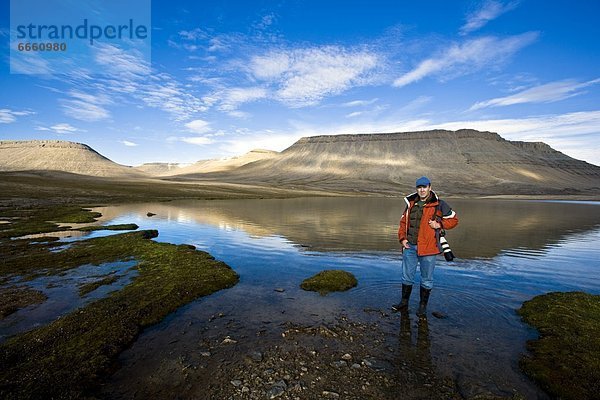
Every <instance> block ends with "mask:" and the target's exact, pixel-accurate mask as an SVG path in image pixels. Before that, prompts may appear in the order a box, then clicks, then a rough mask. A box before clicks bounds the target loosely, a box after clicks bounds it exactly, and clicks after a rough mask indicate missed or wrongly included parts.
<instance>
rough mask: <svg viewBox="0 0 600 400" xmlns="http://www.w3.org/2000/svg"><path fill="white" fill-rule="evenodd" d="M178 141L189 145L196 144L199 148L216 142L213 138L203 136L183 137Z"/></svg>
mask: <svg viewBox="0 0 600 400" xmlns="http://www.w3.org/2000/svg"><path fill="white" fill-rule="evenodd" d="M178 140H180V141H182V142H185V143H189V144H195V145H197V146H204V145H207V144H211V143H213V142H214V141H213V140H212V139H211V138H207V137H203V136H192V137H181V138H178Z"/></svg>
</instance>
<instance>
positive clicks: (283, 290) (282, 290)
mask: <svg viewBox="0 0 600 400" xmlns="http://www.w3.org/2000/svg"><path fill="white" fill-rule="evenodd" d="M275 291H276V292H278V293H283V292H285V289H283V288H276V289H275Z"/></svg>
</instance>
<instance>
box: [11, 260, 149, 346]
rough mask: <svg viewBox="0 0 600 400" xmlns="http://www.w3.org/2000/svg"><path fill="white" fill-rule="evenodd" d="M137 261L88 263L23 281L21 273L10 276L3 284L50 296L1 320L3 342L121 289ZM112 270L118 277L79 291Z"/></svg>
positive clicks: (128, 280) (132, 273) (130, 275)
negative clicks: (105, 283)
mask: <svg viewBox="0 0 600 400" xmlns="http://www.w3.org/2000/svg"><path fill="white" fill-rule="evenodd" d="M136 265H137V261H135V260H130V261H117V262H110V263H104V264H100V265H91V264H85V265H81V266H79V267H77V268H73V269H70V270H67V271H64V272H62V273H60V274H58V275H42V276H39V277H37V278H35V279H32V280H27V281H21V277H15V278H13V279H11V280H9V281H8V282H6V283H5V284H3V286H14V285H16V286H27V287H30V288H32V289H35V290H38V291H40V292H42V293H44V294H45V295H46V296H47V299H46V301H44V302H43V303H41V304H34V305H31V306H28V307H25V308H22V309H20V310H18V311H17V312H15V313H13V314H10V315H9V316H7V317H6V318H4V319H2V320H0V342H2V341H4V340H5V339H6V338H8V337H9V336H12V335H15V334H17V333H21V332H25V331H28V330H31V329H34V328H36V327H39V326H43V325H46V324H48V323H50V322H52V321H53V320H55V319H56V318H59V317H61V316H63V315H66V314H68V313H70V312H72V311H73V310H75V309H77V308H80V307H84V306H85V305H86V304H88V303H90V302H92V301H94V300H97V299H100V298H102V297H105V296H107V295H109V294H110V293H111V292H113V291H116V290H120V289H122V288H123V287H125V286H126V285H128V284H129V283H130V282H131V280H132V279H133V278H134V277H135V276H137V275H138V271H137V270H136V269H135V268H134V267H135V266H136ZM109 274H115V275H116V276H117V278H118V279H117V280H116V281H115V282H113V283H112V284H109V285H102V286H100V287H98V288H97V289H95V290H93V291H91V292H89V293H87V294H85V295H83V296H80V295H79V286H80V285H82V284H85V283H89V282H93V281H96V280H98V279H100V278H102V277H104V276H107V275H109Z"/></svg>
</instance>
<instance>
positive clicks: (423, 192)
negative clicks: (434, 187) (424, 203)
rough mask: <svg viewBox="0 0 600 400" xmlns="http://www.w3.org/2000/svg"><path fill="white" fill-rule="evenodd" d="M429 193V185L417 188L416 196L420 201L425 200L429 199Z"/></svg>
mask: <svg viewBox="0 0 600 400" xmlns="http://www.w3.org/2000/svg"><path fill="white" fill-rule="evenodd" d="M429 192H431V185H427V186H417V194H418V195H419V198H420V199H421V200H425V199H426V198H427V197H429Z"/></svg>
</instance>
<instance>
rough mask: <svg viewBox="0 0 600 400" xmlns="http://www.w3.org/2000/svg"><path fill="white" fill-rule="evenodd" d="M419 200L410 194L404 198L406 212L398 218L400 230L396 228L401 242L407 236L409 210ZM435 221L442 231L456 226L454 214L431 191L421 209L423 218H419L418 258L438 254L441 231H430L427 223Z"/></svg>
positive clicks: (456, 219) (416, 196) (440, 249)
mask: <svg viewBox="0 0 600 400" xmlns="http://www.w3.org/2000/svg"><path fill="white" fill-rule="evenodd" d="M418 199H419V195H417V193H413V194H410V195H408V196H406V197H405V198H404V201H405V202H406V210H405V211H404V214H402V217H401V218H400V228H398V240H399V241H400V242H402V241H403V240H404V239H406V236H407V234H408V224H409V216H410V210H411V208H412V207H413V206H414V205H415V202H416V201H417V200H418ZM431 220H435V221H438V222H439V223H440V224H442V229H452V228H454V227H455V226H456V225H458V218H457V217H456V213H455V212H454V211H452V208H450V206H449V205H448V203H446V202H445V201H444V200H440V199H438V197H437V195H436V194H435V192H433V191H431V194H430V196H429V199H428V200H427V202H426V203H425V207H424V208H423V216H422V217H421V225H420V226H419V235H418V236H417V254H418V255H419V256H430V255H434V254H440V253H441V252H442V248H441V246H440V231H441V229H432V228H431V227H430V226H429V221H431Z"/></svg>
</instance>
